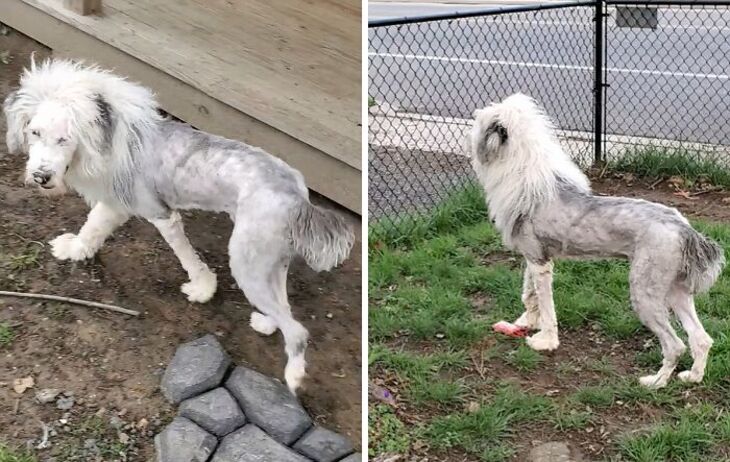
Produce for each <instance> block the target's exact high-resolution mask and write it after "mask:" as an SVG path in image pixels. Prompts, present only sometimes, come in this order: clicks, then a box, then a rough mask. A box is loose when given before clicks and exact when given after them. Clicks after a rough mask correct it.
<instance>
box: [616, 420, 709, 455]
mask: <svg viewBox="0 0 730 462" xmlns="http://www.w3.org/2000/svg"><path fill="white" fill-rule="evenodd" d="M719 426H721V424H720V425H719V424H718V420H717V411H716V410H715V409H712V408H711V407H708V406H700V407H699V409H690V410H682V411H678V412H677V413H676V414H675V415H674V416H673V417H672V418H671V419H669V420H668V421H666V422H663V423H661V424H659V425H657V426H655V427H653V428H651V429H650V430H648V431H646V432H644V433H642V434H639V435H635V436H630V437H626V438H624V439H623V440H621V441H620V443H619V446H620V450H621V454H622V455H623V456H624V457H625V458H626V460H629V461H635V462H669V461H680V462H690V461H701V460H706V457H707V456H709V455H710V454H711V452H712V449H713V446H714V445H715V444H716V443H718V442H720V440H721V438H722V437H721V436H720V434H721V432H722V429H721V428H718V427H719Z"/></svg>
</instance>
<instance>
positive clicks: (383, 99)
mask: <svg viewBox="0 0 730 462" xmlns="http://www.w3.org/2000/svg"><path fill="white" fill-rule="evenodd" d="M676 1H677V2H678V3H676V4H672V5H670V4H667V3H664V4H646V3H644V4H642V5H638V4H636V5H630V4H627V3H623V2H622V3H621V4H618V3H617V2H612V1H610V0H609V1H607V2H603V3H598V4H597V3H596V2H593V1H590V2H575V3H568V4H565V3H564V4H551V5H536V6H529V7H517V8H505V9H500V10H491V11H482V12H471V13H469V14H468V15H450V16H445V15H444V16H442V17H429V18H412V19H403V20H390V21H389V20H386V21H376V22H371V24H370V28H369V50H368V55H369V87H368V92H369V95H370V101H369V106H370V107H369V113H370V115H369V158H368V161H369V179H368V181H369V216H370V217H371V220H373V221H378V220H381V219H382V218H384V217H389V218H391V219H392V218H397V217H399V216H404V215H412V214H413V213H416V214H420V213H425V212H427V211H430V210H432V209H433V208H434V207H435V206H437V205H438V204H440V203H441V202H442V201H443V200H444V199H445V198H446V197H448V196H449V194H450V193H451V192H453V191H454V190H456V189H459V188H460V187H463V185H464V184H465V183H467V182H469V181H471V180H472V171H471V166H470V165H469V161H468V159H467V158H466V157H465V156H464V155H463V152H462V142H463V140H464V138H465V134H466V132H467V131H468V129H469V127H470V124H471V122H470V119H471V116H472V113H473V111H474V110H475V109H477V108H481V107H484V106H485V105H486V104H487V103H489V102H492V101H497V100H501V99H502V98H504V97H506V96H508V95H510V94H512V93H515V92H518V91H519V92H523V93H526V94H529V95H531V96H533V97H534V98H536V99H537V100H538V101H539V102H540V103H541V104H542V105H543V106H545V108H546V110H547V111H548V113H549V114H550V115H551V116H552V117H553V119H554V120H555V121H556V124H557V126H558V128H559V132H558V135H559V136H560V138H561V141H562V144H563V147H564V148H565V149H566V150H567V151H568V152H569V153H570V154H571V155H572V156H573V158H574V159H575V160H576V161H577V162H578V163H579V164H580V165H582V166H583V167H588V166H590V165H591V164H592V163H593V162H594V161H595V160H596V159H603V160H608V161H611V160H612V159H615V158H617V157H618V156H623V155H625V154H626V153H629V152H634V151H635V150H636V148H637V147H638V148H646V149H649V148H651V149H656V148H657V147H661V148H663V149H671V150H683V151H691V152H693V153H696V154H697V155H701V156H714V158H719V157H718V156H720V157H722V156H727V157H726V158H724V161H726V162H728V163H730V149H729V146H730V123H729V122H728V114H730V110H729V109H730V108H729V107H728V105H729V104H730V94H729V90H728V88H730V80H728V75H727V74H729V73H730V2H727V1H726V0H721V1H719V2H715V3H714V4H712V5H710V4H699V3H697V2H692V4H680V3H681V2H682V0H676ZM596 18H599V20H601V21H602V23H601V24H598V23H597V22H596ZM596 88H598V89H600V92H599V93H598V94H597V93H596V91H595V89H596ZM708 153H709V154H708Z"/></svg>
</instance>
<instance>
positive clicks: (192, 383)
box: [160, 335, 231, 404]
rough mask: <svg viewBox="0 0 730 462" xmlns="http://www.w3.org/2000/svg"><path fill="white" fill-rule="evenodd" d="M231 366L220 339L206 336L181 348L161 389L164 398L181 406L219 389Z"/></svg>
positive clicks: (168, 368)
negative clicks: (184, 402) (211, 390)
mask: <svg viewBox="0 0 730 462" xmlns="http://www.w3.org/2000/svg"><path fill="white" fill-rule="evenodd" d="M230 364H231V358H230V357H228V354H227V353H226V352H225V351H224V350H223V347H222V346H221V344H220V343H219V342H218V339H217V338H215V336H213V335H206V336H205V337H201V338H199V339H197V340H193V341H191V342H187V343H183V344H182V345H180V346H179V347H178V349H177V351H176V352H175V356H173V358H172V361H170V365H169V366H167V370H166V371H165V374H164V375H163V377H162V385H161V386H160V388H161V389H162V393H163V394H164V395H165V398H167V399H168V400H169V401H170V402H172V403H174V404H178V403H180V402H181V401H183V400H186V399H188V398H191V397H193V396H195V395H198V394H200V393H203V392H204V391H208V390H210V389H212V388H215V387H217V386H218V385H220V383H221V381H222V380H223V375H225V373H226V370H227V369H228V366H230Z"/></svg>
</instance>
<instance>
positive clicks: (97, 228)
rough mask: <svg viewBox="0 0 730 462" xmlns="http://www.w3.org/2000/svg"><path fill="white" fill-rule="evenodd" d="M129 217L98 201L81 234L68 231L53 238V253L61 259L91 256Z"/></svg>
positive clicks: (77, 258) (78, 258)
mask: <svg viewBox="0 0 730 462" xmlns="http://www.w3.org/2000/svg"><path fill="white" fill-rule="evenodd" d="M128 219H129V214H127V213H126V212H123V211H120V210H117V209H115V208H112V207H109V206H108V205H106V204H104V203H103V202H98V203H97V204H96V205H95V206H94V207H93V208H92V209H91V212H89V216H88V218H87V219H86V223H84V226H82V227H81V230H80V231H79V234H78V235H76V234H73V233H66V234H62V235H60V236H58V237H57V238H55V239H53V240H52V241H51V242H50V244H51V253H52V254H53V256H54V257H56V258H58V259H59V260H75V261H79V260H85V259H87V258H91V257H93V256H94V254H95V253H96V252H97V250H99V249H100V248H101V246H102V244H104V241H105V240H106V238H107V237H109V236H110V235H111V233H112V232H113V231H114V230H115V229H116V228H117V227H119V226H121V225H122V224H124V223H125V222H126V221H127V220H128Z"/></svg>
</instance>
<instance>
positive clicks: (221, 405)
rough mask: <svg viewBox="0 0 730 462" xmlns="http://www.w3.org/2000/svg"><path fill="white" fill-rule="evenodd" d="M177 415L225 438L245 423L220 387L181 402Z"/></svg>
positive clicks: (233, 402)
mask: <svg viewBox="0 0 730 462" xmlns="http://www.w3.org/2000/svg"><path fill="white" fill-rule="evenodd" d="M179 414H180V415H181V416H183V417H186V418H188V419H190V420H192V421H193V422H195V423H196V424H198V425H200V426H201V427H203V429H204V430H206V431H208V432H210V433H212V434H214V435H216V436H225V435H227V434H229V433H231V432H232V431H233V430H235V429H237V428H239V427H242V426H243V425H244V424H245V423H246V416H245V415H244V414H243V411H241V408H240V407H238V403H237V402H236V400H235V398H233V396H231V394H230V393H229V392H228V390H226V389H225V388H222V387H220V388H216V389H215V390H212V391H209V392H208V393H204V394H202V395H200V396H196V397H195V398H190V399H188V400H185V401H183V402H182V404H180V409H179Z"/></svg>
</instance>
